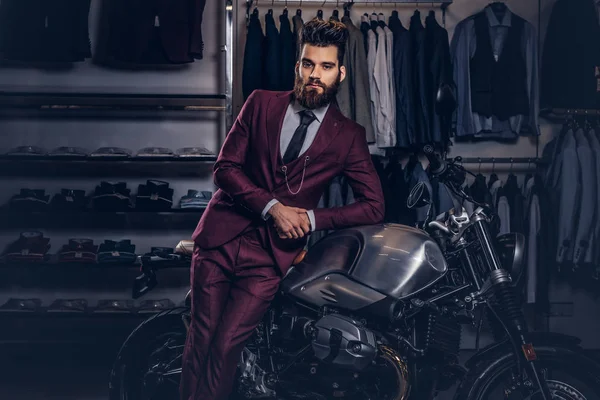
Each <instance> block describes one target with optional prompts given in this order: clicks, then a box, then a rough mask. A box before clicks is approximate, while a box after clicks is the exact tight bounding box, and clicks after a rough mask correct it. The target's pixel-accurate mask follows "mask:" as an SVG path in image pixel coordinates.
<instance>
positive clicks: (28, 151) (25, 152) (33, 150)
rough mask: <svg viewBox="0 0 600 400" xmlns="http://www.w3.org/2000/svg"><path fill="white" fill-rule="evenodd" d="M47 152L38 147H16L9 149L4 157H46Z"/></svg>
mask: <svg viewBox="0 0 600 400" xmlns="http://www.w3.org/2000/svg"><path fill="white" fill-rule="evenodd" d="M47 154H48V152H47V151H46V150H45V149H43V148H41V147H38V146H18V147H14V148H12V149H10V150H9V151H8V152H7V153H6V155H7V156H34V157H40V156H45V155H47Z"/></svg>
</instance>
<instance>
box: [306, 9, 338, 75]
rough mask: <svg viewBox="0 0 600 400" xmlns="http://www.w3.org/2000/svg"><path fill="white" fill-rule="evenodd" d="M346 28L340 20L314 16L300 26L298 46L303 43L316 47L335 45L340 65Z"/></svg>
mask: <svg viewBox="0 0 600 400" xmlns="http://www.w3.org/2000/svg"><path fill="white" fill-rule="evenodd" d="M347 40H348V28H346V25H344V24H343V23H341V22H337V21H332V20H329V21H325V20H322V19H318V18H314V19H312V20H310V21H308V22H307V23H305V24H304V26H303V27H302V39H301V41H300V46H301V47H300V48H303V47H304V45H305V44H310V45H311V46H317V47H327V46H336V47H337V48H338V64H339V65H340V66H341V65H342V62H343V59H344V54H345V53H346V41H347Z"/></svg>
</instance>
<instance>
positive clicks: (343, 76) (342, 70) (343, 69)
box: [340, 65, 346, 82]
mask: <svg viewBox="0 0 600 400" xmlns="http://www.w3.org/2000/svg"><path fill="white" fill-rule="evenodd" d="M344 79H346V67H344V66H343V65H342V66H341V67H340V82H342V81H343V80H344Z"/></svg>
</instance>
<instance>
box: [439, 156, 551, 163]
mask: <svg viewBox="0 0 600 400" xmlns="http://www.w3.org/2000/svg"><path fill="white" fill-rule="evenodd" d="M452 160H455V158H452V157H450V158H448V161H452ZM457 162H458V163H459V164H549V163H550V161H549V160H546V159H543V158H538V157H461V159H460V161H457Z"/></svg>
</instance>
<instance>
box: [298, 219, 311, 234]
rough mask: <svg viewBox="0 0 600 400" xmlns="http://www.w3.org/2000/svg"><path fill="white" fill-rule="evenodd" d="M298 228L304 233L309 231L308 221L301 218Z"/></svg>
mask: <svg viewBox="0 0 600 400" xmlns="http://www.w3.org/2000/svg"><path fill="white" fill-rule="evenodd" d="M300 228H301V229H302V232H303V233H304V234H305V235H306V234H307V233H308V232H310V228H309V226H308V222H306V221H304V220H302V222H301V223H300Z"/></svg>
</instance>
